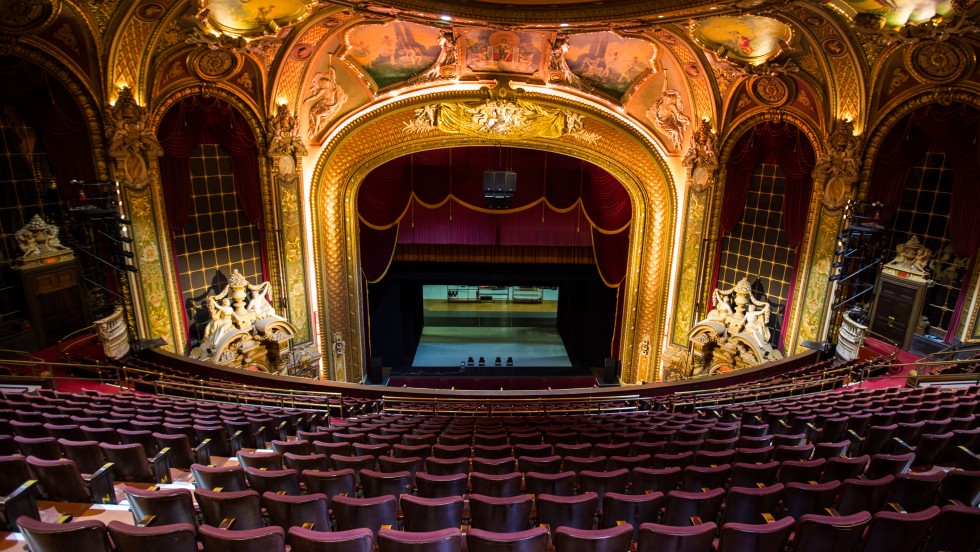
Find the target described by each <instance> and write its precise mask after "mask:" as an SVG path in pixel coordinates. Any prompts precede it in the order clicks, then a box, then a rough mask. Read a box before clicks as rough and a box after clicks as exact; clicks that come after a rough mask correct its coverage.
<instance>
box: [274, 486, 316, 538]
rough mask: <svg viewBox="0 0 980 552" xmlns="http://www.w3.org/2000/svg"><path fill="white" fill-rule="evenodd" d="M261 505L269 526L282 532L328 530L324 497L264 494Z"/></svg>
mask: <svg viewBox="0 0 980 552" xmlns="http://www.w3.org/2000/svg"><path fill="white" fill-rule="evenodd" d="M262 505H263V506H264V507H265V510H266V512H268V514H269V522H270V525H278V526H279V527H282V528H283V530H289V528H290V527H307V528H308V529H313V530H316V531H329V530H330V518H329V516H327V497H326V495H323V494H320V493H314V494H307V495H300V496H289V495H280V494H276V493H271V492H266V493H263V494H262Z"/></svg>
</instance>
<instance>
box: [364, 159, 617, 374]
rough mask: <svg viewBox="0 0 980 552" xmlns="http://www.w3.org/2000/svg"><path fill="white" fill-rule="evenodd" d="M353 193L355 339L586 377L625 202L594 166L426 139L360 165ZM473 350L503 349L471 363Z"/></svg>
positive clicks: (601, 343)
mask: <svg viewBox="0 0 980 552" xmlns="http://www.w3.org/2000/svg"><path fill="white" fill-rule="evenodd" d="M501 173H504V174H503V176H507V175H508V174H509V176H510V177H511V178H513V180H511V181H510V183H509V184H507V183H503V184H501V183H500V182H497V181H495V180H494V179H495V178H497V177H500V176H501ZM357 206H358V217H359V226H360V228H359V241H360V244H361V248H360V253H361V259H360V266H361V271H362V276H363V277H364V279H365V280H366V282H367V283H368V284H369V285H368V288H367V289H368V309H369V312H370V317H369V318H370V319H366V320H365V323H366V324H367V328H365V329H366V330H368V328H369V332H370V341H369V347H370V351H371V355H372V357H375V358H376V359H383V360H384V361H385V362H384V365H385V366H387V367H392V368H395V369H396V373H397V372H399V371H405V370H404V369H406V368H413V369H426V368H429V369H440V368H441V369H445V368H449V367H456V366H457V365H460V366H461V367H462V368H465V369H466V370H464V372H472V373H479V374H484V373H485V374H487V375H507V374H510V375H525V376H537V375H545V374H550V375H581V376H584V377H588V376H591V375H592V372H591V368H594V367H599V366H603V364H604V361H605V359H607V358H612V359H615V358H616V356H617V355H618V353H619V350H618V349H619V348H618V346H617V344H616V343H615V342H614V340H615V336H617V335H618V331H617V330H618V328H617V327H616V326H617V324H618V322H619V320H620V317H618V316H616V311H617V306H618V302H617V297H618V295H619V294H618V288H619V287H620V284H621V283H622V281H623V279H624V278H625V275H626V268H627V266H626V264H627V260H628V251H629V241H630V240H629V236H630V226H631V220H632V211H633V209H632V201H631V200H630V197H629V193H628V192H627V190H626V189H625V188H624V187H623V185H622V184H621V183H619V182H618V181H617V180H616V179H615V178H614V177H613V176H612V175H610V174H609V173H608V172H606V171H605V170H603V169H601V168H600V167H598V166H596V165H593V164H591V163H587V162H585V161H583V160H580V159H575V158H572V157H568V156H565V155H560V154H554V153H548V152H545V151H541V150H530V149H523V148H511V147H507V148H504V147H461V148H450V149H442V150H431V151H427V152H420V153H415V154H411V155H409V156H404V157H400V158H397V159H394V160H392V161H389V162H387V163H385V164H384V165H381V166H380V167H378V168H376V169H374V170H373V171H372V172H371V173H370V174H368V175H367V177H366V178H365V179H364V182H363V183H362V185H361V187H360V189H359V191H358V197H357ZM420 340H421V347H420ZM479 358H485V359H486V360H485V363H486V366H487V367H488V368H494V364H495V361H496V359H497V358H500V359H507V361H506V362H503V361H502V362H501V364H502V366H498V367H496V368H498V369H497V370H493V369H488V370H479V368H480V363H479V362H478V361H476V360H475V359H479ZM471 360H472V362H471ZM500 368H515V369H514V370H506V369H503V370H502V369H500ZM562 368H564V369H565V370H562ZM399 369H401V370H399ZM431 371H432V370H430V372H431ZM436 371H439V370H436ZM539 372H543V373H539ZM412 373H413V374H415V373H424V370H421V371H417V370H413V371H412Z"/></svg>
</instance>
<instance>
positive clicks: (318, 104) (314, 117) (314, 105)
mask: <svg viewBox="0 0 980 552" xmlns="http://www.w3.org/2000/svg"><path fill="white" fill-rule="evenodd" d="M346 102H347V93H346V92H344V89H343V88H341V86H340V85H339V84H338V83H337V72H336V71H335V70H334V68H333V61H332V59H331V60H330V61H328V63H327V71H326V72H325V73H316V74H314V75H313V82H312V84H311V86H310V95H309V96H308V97H307V98H306V99H304V100H303V103H304V104H311V105H310V112H309V115H308V119H309V130H308V131H307V135H308V136H309V138H310V139H311V140H313V139H314V138H315V137H316V136H318V135H319V134H320V133H321V132H322V131H323V130H324V129H326V128H327V123H328V122H330V119H332V118H333V117H334V116H335V115H336V114H337V113H339V112H340V109H341V108H342V107H343V106H344V104H345V103H346Z"/></svg>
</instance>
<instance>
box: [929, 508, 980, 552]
mask: <svg viewBox="0 0 980 552" xmlns="http://www.w3.org/2000/svg"><path fill="white" fill-rule="evenodd" d="M978 548H980V509H978V508H974V507H971V506H960V505H949V506H943V507H942V508H940V512H939V516H938V521H937V523H936V527H935V529H933V531H932V534H931V535H930V537H929V540H928V541H927V542H926V544H925V546H924V547H923V549H922V550H923V552H938V551H940V550H951V551H955V552H973V551H975V550H977V549H978Z"/></svg>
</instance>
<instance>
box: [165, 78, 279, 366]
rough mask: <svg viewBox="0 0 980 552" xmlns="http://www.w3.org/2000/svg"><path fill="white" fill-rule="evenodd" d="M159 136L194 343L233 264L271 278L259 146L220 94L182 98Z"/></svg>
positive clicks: (257, 278) (255, 279) (251, 277)
mask: <svg viewBox="0 0 980 552" xmlns="http://www.w3.org/2000/svg"><path fill="white" fill-rule="evenodd" d="M157 137H158V139H159V140H160V144H161V146H162V147H163V150H164V155H163V156H162V157H161V158H160V177H161V182H162V185H163V196H164V202H165V207H166V215H167V224H168V227H169V230H170V240H171V245H172V251H173V256H174V259H173V263H174V267H175V273H176V276H177V286H178V289H179V293H180V300H181V305H182V307H183V314H184V328H185V333H186V337H187V343H188V347H187V349H188V351H189V350H191V349H192V348H193V347H195V346H196V345H197V344H198V343H199V342H200V340H201V339H202V338H203V336H204V331H205V328H206V327H207V324H208V322H209V321H210V320H211V315H210V312H209V310H208V308H207V298H208V297H209V296H211V295H215V294H217V293H219V292H221V291H222V290H223V289H224V288H225V286H226V285H227V284H228V278H229V277H231V274H228V273H226V271H227V270H228V267H231V268H232V269H233V270H238V271H239V272H240V273H241V274H242V276H244V277H245V279H246V280H248V281H249V282H251V283H253V284H256V283H259V282H262V281H265V280H267V279H268V278H267V270H266V259H265V255H264V251H265V247H264V246H263V241H264V239H265V238H264V234H263V221H262V205H261V187H260V178H259V167H258V149H257V148H256V143H255V136H254V135H253V133H252V129H251V127H250V126H249V125H248V122H247V121H246V119H245V117H244V115H243V114H242V113H241V112H239V111H238V110H237V109H236V108H235V107H234V106H232V105H231V104H229V103H228V102H226V101H224V100H222V99H220V98H203V97H199V96H188V97H186V98H184V99H182V100H180V101H179V102H178V103H176V104H174V105H173V106H171V107H170V109H169V110H167V112H166V113H165V114H164V116H163V118H162V119H161V121H160V125H159V128H158V129H157Z"/></svg>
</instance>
